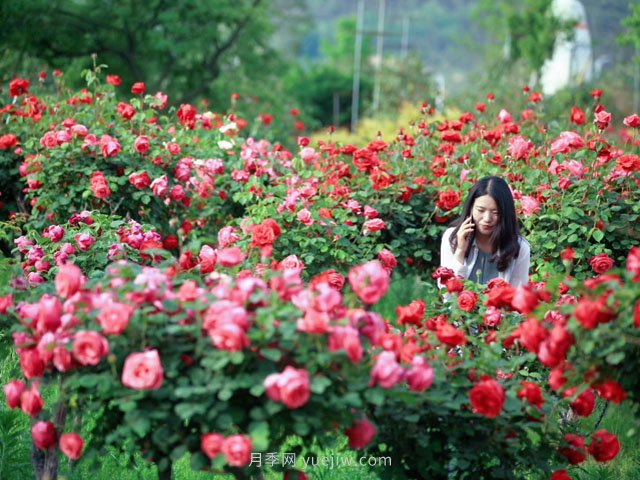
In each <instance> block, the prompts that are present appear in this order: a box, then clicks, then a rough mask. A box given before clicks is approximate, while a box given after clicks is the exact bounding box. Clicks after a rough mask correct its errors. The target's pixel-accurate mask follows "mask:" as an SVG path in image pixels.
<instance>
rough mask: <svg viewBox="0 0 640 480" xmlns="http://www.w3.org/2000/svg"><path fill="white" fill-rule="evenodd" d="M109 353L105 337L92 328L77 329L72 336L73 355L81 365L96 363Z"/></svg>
mask: <svg viewBox="0 0 640 480" xmlns="http://www.w3.org/2000/svg"><path fill="white" fill-rule="evenodd" d="M107 353H109V343H108V342H107V339H106V338H104V337H103V336H102V335H100V334H99V333H98V332H94V331H93V330H79V331H77V332H76V333H75V335H74V336H73V356H74V357H75V358H76V360H78V362H80V364H81V365H97V364H98V363H100V360H101V359H102V357H104V356H105V355H106V354H107Z"/></svg>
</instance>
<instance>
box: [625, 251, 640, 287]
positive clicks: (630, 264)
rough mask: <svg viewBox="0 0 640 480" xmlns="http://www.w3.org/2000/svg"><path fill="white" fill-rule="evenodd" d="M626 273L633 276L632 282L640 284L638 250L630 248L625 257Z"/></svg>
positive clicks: (639, 255) (639, 257) (639, 256)
mask: <svg viewBox="0 0 640 480" xmlns="http://www.w3.org/2000/svg"><path fill="white" fill-rule="evenodd" d="M626 268H627V272H631V273H633V274H634V277H633V281H634V282H640V248H639V247H632V248H631V250H629V255H627V266H626Z"/></svg>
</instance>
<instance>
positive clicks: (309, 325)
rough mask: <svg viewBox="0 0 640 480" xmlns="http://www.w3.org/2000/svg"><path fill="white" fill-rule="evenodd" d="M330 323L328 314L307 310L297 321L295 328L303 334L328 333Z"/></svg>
mask: <svg viewBox="0 0 640 480" xmlns="http://www.w3.org/2000/svg"><path fill="white" fill-rule="evenodd" d="M330 321H331V318H330V317H329V314H328V313H326V312H319V311H317V310H314V309H309V310H307V311H306V312H305V314H304V317H302V318H299V319H298V321H297V322H296V328H297V329H298V331H300V332H305V333H326V332H328V331H329V322H330Z"/></svg>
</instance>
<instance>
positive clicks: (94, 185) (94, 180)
mask: <svg viewBox="0 0 640 480" xmlns="http://www.w3.org/2000/svg"><path fill="white" fill-rule="evenodd" d="M91 191H92V192H93V194H94V195H95V196H96V197H97V198H107V197H108V196H109V195H111V189H110V188H109V185H108V184H107V179H106V178H105V177H104V175H103V174H102V172H93V174H92V175H91Z"/></svg>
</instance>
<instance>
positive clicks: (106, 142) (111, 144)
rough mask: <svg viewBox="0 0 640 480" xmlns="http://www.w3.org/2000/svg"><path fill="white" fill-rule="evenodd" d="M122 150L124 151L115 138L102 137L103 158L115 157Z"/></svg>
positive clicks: (101, 149)
mask: <svg viewBox="0 0 640 480" xmlns="http://www.w3.org/2000/svg"><path fill="white" fill-rule="evenodd" d="M120 150H122V146H121V145H120V143H118V141H117V140H116V139H115V138H113V137H111V136H109V135H102V137H100V151H101V152H102V156H103V157H105V158H107V157H115V156H116V155H118V153H119V152H120Z"/></svg>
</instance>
